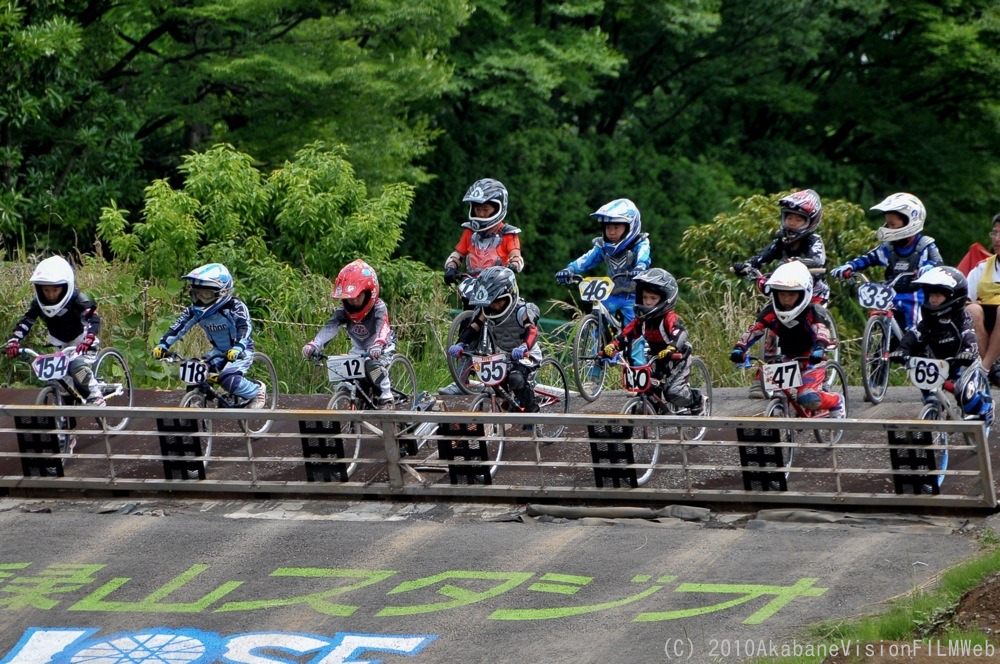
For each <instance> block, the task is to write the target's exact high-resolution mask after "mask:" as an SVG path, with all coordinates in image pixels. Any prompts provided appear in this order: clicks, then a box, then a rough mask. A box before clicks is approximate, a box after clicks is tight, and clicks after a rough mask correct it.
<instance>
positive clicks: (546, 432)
mask: <svg viewBox="0 0 1000 664" xmlns="http://www.w3.org/2000/svg"><path fill="white" fill-rule="evenodd" d="M535 401H537V402H538V409H539V411H540V412H542V413H546V414H549V413H563V414H565V413H568V412H569V382H568V381H567V380H566V372H565V371H563V368H562V365H561V364H559V362H557V361H556V360H553V359H552V358H551V357H547V358H545V359H544V360H542V361H541V363H540V364H539V365H538V370H537V371H536V372H535ZM535 431H536V432H537V433H538V435H539V436H541V437H543V438H558V437H559V436H561V435H563V433H564V432H565V431H566V427H565V426H564V425H562V424H539V425H536V426H535ZM550 442H551V441H550Z"/></svg>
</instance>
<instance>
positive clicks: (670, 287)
mask: <svg viewBox="0 0 1000 664" xmlns="http://www.w3.org/2000/svg"><path fill="white" fill-rule="evenodd" d="M632 280H633V281H634V282H635V315H636V316H637V317H638V318H639V319H640V320H649V319H652V318H655V317H656V316H657V314H663V313H665V312H667V311H673V309H674V305H675V304H677V294H678V289H677V280H676V279H674V277H673V275H672V274H670V273H669V272H667V271H666V270H664V269H662V268H659V267H654V268H650V269H648V270H645V271H643V272H640V273H639V274H637V275H635V277H634V278H633V279H632ZM643 293H656V294H657V295H659V296H660V301H659V302H657V303H656V304H655V305H653V306H652V307H647V306H646V305H645V304H643V300H642V295H643Z"/></svg>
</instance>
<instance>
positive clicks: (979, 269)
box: [966, 259, 988, 302]
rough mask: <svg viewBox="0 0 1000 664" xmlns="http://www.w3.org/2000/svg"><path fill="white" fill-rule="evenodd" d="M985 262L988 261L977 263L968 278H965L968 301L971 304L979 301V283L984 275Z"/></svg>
mask: <svg viewBox="0 0 1000 664" xmlns="http://www.w3.org/2000/svg"><path fill="white" fill-rule="evenodd" d="M986 260H988V259H984V260H981V261H979V265H977V266H976V267H974V268H972V271H971V272H969V276H968V277H967V278H966V280H967V281H968V282H969V299H970V300H972V301H973V302H975V301H976V300H978V299H979V294H978V290H979V282H980V280H981V279H982V278H983V275H984V274H985V273H986Z"/></svg>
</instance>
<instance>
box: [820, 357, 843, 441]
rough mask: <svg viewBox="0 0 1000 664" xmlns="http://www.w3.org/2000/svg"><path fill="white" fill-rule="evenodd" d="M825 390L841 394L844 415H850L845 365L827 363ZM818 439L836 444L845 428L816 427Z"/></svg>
mask: <svg viewBox="0 0 1000 664" xmlns="http://www.w3.org/2000/svg"><path fill="white" fill-rule="evenodd" d="M823 391H824V392H830V393H831V394H839V395H840V397H841V398H842V399H843V400H844V401H843V403H844V406H843V409H844V417H849V416H850V415H849V413H850V410H849V407H850V406H849V404H848V401H847V374H846V373H844V367H842V366H840V364H838V363H837V362H827V363H826V380H824V381H823ZM813 434H814V435H815V436H816V440H817V441H819V442H821V443H826V444H830V445H833V444H836V443H839V442H840V441H841V439H842V438H843V437H844V430H843V429H816V430H815V431H813Z"/></svg>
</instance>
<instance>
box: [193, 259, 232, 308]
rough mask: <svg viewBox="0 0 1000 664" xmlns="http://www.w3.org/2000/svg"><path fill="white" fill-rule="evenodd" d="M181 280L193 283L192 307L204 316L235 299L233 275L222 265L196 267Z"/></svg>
mask: <svg viewBox="0 0 1000 664" xmlns="http://www.w3.org/2000/svg"><path fill="white" fill-rule="evenodd" d="M181 278H182V279H184V280H186V281H189V282H190V283H191V305H192V306H193V307H194V309H195V311H197V312H198V313H199V314H201V315H202V316H208V315H209V314H212V313H214V312H216V311H218V310H219V307H221V306H222V305H224V304H225V303H226V302H229V300H231V299H233V286H234V284H235V282H234V281H233V275H231V274H229V270H227V269H226V266H225V265H223V264H222V263H209V264H208V265H202V266H201V267H196V268H195V269H193V270H191V271H190V272H188V273H187V274H185V275H184V276H183V277H181Z"/></svg>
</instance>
